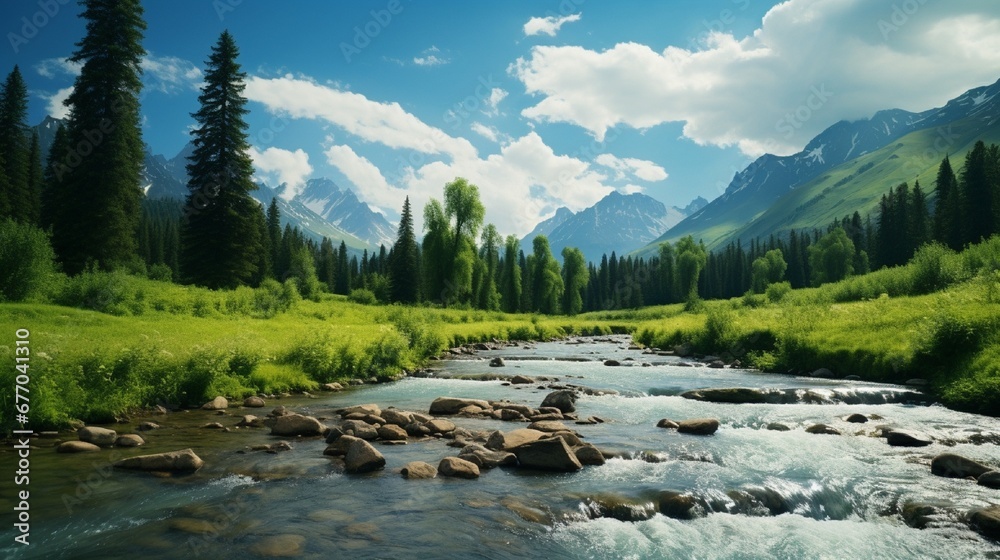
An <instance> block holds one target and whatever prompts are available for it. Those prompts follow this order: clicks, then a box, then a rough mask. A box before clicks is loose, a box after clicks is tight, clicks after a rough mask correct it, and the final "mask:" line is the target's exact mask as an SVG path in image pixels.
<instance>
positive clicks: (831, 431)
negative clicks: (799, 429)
mask: <svg viewBox="0 0 1000 560" xmlns="http://www.w3.org/2000/svg"><path fill="white" fill-rule="evenodd" d="M806 432H808V433H810V434H821V435H828V436H839V435H840V430H838V429H837V428H834V427H833V426H827V425H826V424H813V425H812V426H809V427H808V428H806Z"/></svg>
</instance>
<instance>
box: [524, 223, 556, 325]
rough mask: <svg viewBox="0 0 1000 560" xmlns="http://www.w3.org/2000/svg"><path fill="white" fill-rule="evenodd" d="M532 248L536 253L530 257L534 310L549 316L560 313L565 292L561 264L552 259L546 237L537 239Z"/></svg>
mask: <svg viewBox="0 0 1000 560" xmlns="http://www.w3.org/2000/svg"><path fill="white" fill-rule="evenodd" d="M532 247H533V249H534V251H532V254H531V256H529V257H528V268H529V269H531V278H532V284H533V285H532V290H531V291H532V296H533V301H532V310H533V311H538V312H540V313H548V314H555V313H559V307H560V303H561V300H562V297H563V290H564V286H563V280H562V277H561V276H560V274H559V263H557V262H556V260H555V258H553V257H552V251H551V249H549V240H548V238H547V237H545V236H544V235H539V236H537V237H535V239H534V240H533V241H532Z"/></svg>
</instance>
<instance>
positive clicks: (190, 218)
mask: <svg viewBox="0 0 1000 560" xmlns="http://www.w3.org/2000/svg"><path fill="white" fill-rule="evenodd" d="M238 56H239V50H238V49H237V47H236V43H235V41H234V40H233V37H232V35H230V34H229V32H223V33H222V35H221V36H220V37H219V41H218V43H216V44H215V46H213V47H212V53H211V55H210V56H209V59H208V62H207V69H206V72H205V86H204V87H203V88H202V93H201V95H200V96H199V97H198V101H199V103H201V108H200V109H199V110H198V112H197V113H194V115H193V117H194V119H195V121H196V122H197V123H198V127H197V128H196V129H195V130H194V131H193V132H192V135H193V136H194V140H193V143H194V146H195V148H194V154H193V155H192V156H191V162H190V163H189V164H188V167H187V170H188V176H189V177H190V181H189V183H188V188H189V189H190V191H191V193H190V194H189V195H188V198H187V201H186V204H185V208H184V214H185V216H184V217H185V219H184V225H183V230H182V233H181V239H182V246H183V251H182V271H183V274H184V277H185V278H187V279H188V280H189V281H191V282H193V283H195V284H200V285H204V286H207V287H209V288H227V287H234V286H238V285H243V284H252V283H253V282H254V281H259V279H260V278H262V277H263V274H262V271H261V267H262V265H263V264H264V263H265V262H266V261H265V260H264V257H263V252H264V250H265V246H264V244H263V242H262V240H261V237H262V227H261V222H263V221H265V220H264V218H263V216H258V214H262V212H263V210H262V209H261V207H260V205H258V204H257V202H256V201H255V200H254V199H253V198H252V197H251V196H250V191H252V190H255V189H256V188H257V186H256V185H255V184H254V183H253V181H252V180H251V177H252V175H253V163H252V161H251V159H250V155H249V153H248V151H249V148H250V145H249V143H248V142H247V123H246V120H245V119H244V117H245V115H246V114H247V112H248V109H247V108H246V98H244V97H243V90H244V89H245V87H246V85H245V84H244V79H245V78H246V74H245V73H244V72H242V70H241V69H240V65H239V63H238V62H237V61H236V59H237V57H238ZM268 231H270V229H269V228H268Z"/></svg>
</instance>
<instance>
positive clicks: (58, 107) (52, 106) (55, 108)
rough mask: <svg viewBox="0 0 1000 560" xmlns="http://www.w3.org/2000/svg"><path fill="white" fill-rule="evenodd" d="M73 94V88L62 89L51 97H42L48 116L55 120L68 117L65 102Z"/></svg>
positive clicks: (67, 108)
mask: <svg viewBox="0 0 1000 560" xmlns="http://www.w3.org/2000/svg"><path fill="white" fill-rule="evenodd" d="M72 93H73V87H72V86H70V87H68V88H63V89H61V90H59V91H57V92H55V93H54V94H52V95H49V96H45V95H43V96H42V97H43V98H44V99H45V100H46V101H47V103H46V105H45V110H46V111H47V112H48V114H49V115H51V116H53V117H55V118H57V119H65V118H67V117H69V107H67V106H66V105H65V102H66V100H67V99H68V98H69V96H70V95H71V94H72Z"/></svg>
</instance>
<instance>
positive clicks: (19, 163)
mask: <svg viewBox="0 0 1000 560" xmlns="http://www.w3.org/2000/svg"><path fill="white" fill-rule="evenodd" d="M30 137H31V136H30V132H29V129H28V86H27V85H25V83H24V78H23V77H22V76H21V70H20V69H19V68H18V67H17V66H14V70H13V71H11V73H10V74H8V75H7V79H6V80H5V81H4V83H3V86H2V88H0V153H2V154H3V159H2V160H0V174H2V175H3V176H4V177H3V179H2V180H0V185H2V186H3V188H4V190H6V192H5V193H2V194H0V219H2V218H4V217H8V216H9V217H11V218H13V219H14V220H16V221H19V222H25V223H34V220H33V219H32V216H33V214H34V207H33V200H34V193H32V192H31V185H30V184H29V178H28V174H29V168H30V166H31V161H30V153H29V152H30V145H29V139H30ZM4 207H5V208H4Z"/></svg>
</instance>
